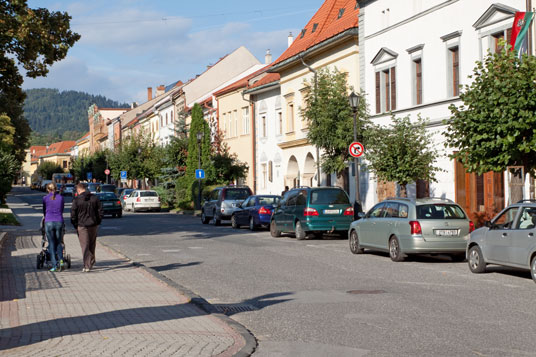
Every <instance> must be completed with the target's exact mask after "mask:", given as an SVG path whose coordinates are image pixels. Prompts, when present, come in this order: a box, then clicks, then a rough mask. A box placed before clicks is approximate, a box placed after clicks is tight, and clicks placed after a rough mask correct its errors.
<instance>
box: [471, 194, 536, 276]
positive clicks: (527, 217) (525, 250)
mask: <svg viewBox="0 0 536 357" xmlns="http://www.w3.org/2000/svg"><path fill="white" fill-rule="evenodd" d="M467 261H468V263H469V269H470V270H471V271H472V272H473V273H483V272H485V271H486V265H487V264H499V265H504V266H510V267H515V268H521V269H526V270H530V273H531V276H532V279H533V280H534V281H535V282H536V201H520V202H518V203H517V204H513V205H510V206H508V207H507V208H505V209H504V210H502V211H501V212H500V213H499V214H498V215H497V216H496V217H495V218H494V219H493V220H492V221H491V222H486V227H482V228H479V229H477V230H476V231H474V232H473V233H471V239H470V240H469V244H468V245H467Z"/></svg>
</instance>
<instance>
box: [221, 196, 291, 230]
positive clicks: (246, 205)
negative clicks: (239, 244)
mask: <svg viewBox="0 0 536 357" xmlns="http://www.w3.org/2000/svg"><path fill="white" fill-rule="evenodd" d="M280 199H281V196H274V195H257V196H249V197H248V198H247V199H246V200H245V201H244V202H243V203H242V204H241V205H240V207H238V209H237V210H236V211H235V212H234V213H233V215H232V216H231V225H232V226H233V228H240V226H249V229H250V230H252V231H254V230H255V229H257V227H259V226H264V227H268V226H269V225H270V218H272V211H273V209H274V206H276V205H277V204H278V203H279V200H280Z"/></svg>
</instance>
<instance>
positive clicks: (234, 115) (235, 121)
mask: <svg viewBox="0 0 536 357" xmlns="http://www.w3.org/2000/svg"><path fill="white" fill-rule="evenodd" d="M233 118H234V136H235V137H236V136H238V111H236V110H234V111H233Z"/></svg>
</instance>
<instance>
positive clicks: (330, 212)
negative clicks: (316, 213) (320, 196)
mask: <svg viewBox="0 0 536 357" xmlns="http://www.w3.org/2000/svg"><path fill="white" fill-rule="evenodd" d="M339 213H340V210H338V209H325V210H324V214H339Z"/></svg>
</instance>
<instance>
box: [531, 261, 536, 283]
mask: <svg viewBox="0 0 536 357" xmlns="http://www.w3.org/2000/svg"><path fill="white" fill-rule="evenodd" d="M530 276H532V280H533V281H534V282H535V283H536V255H535V256H534V257H532V260H531V262H530Z"/></svg>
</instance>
